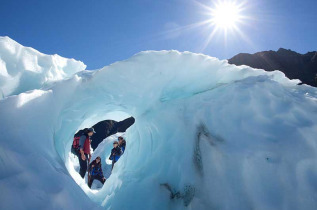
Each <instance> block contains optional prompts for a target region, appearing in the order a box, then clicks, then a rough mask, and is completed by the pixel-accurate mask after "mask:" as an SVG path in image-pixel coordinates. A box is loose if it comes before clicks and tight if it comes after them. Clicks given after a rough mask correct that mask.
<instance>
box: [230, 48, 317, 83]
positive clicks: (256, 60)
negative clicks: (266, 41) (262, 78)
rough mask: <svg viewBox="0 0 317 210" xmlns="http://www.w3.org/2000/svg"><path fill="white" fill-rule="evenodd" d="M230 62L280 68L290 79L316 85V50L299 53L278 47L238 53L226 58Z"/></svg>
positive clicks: (261, 67) (267, 68) (270, 68)
mask: <svg viewBox="0 0 317 210" xmlns="http://www.w3.org/2000/svg"><path fill="white" fill-rule="evenodd" d="M228 61H229V63H230V64H235V65H247V66H251V67H253V68H258V69H264V70H266V71H274V70H280V71H282V72H284V74H285V75H286V76H287V77H288V78H290V79H300V80H301V81H302V83H304V84H308V85H311V86H314V87H317V52H316V51H313V52H308V53H306V54H300V53H297V52H294V51H292V50H287V49H283V48H280V49H279V50H278V51H263V52H258V53H255V54H248V53H240V54H238V55H236V56H234V57H232V58H231V59H229V60H228Z"/></svg>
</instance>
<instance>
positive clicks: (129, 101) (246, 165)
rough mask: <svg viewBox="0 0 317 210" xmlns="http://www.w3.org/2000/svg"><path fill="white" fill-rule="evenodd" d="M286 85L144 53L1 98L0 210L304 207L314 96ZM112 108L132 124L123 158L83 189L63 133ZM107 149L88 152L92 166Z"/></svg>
mask: <svg viewBox="0 0 317 210" xmlns="http://www.w3.org/2000/svg"><path fill="white" fill-rule="evenodd" d="M297 82H298V81H291V80H289V79H287V78H286V77H285V76H284V74H283V73H281V72H279V71H275V72H265V71H263V70H258V69H252V68H249V67H246V66H242V67H237V66H234V65H229V64H228V63H227V61H219V60H218V59H216V58H212V57H209V56H205V55H201V54H194V53H190V52H184V53H180V52H177V51H159V52H155V51H148V52H142V53H139V54H137V55H135V56H133V57H132V58H130V59H128V60H125V61H121V62H117V63H114V64H112V65H110V66H107V67H104V68H103V69H100V70H98V71H94V72H82V73H79V74H77V75H75V76H74V77H72V78H71V79H69V80H66V81H59V82H57V83H55V85H54V86H53V87H51V88H50V89H48V90H34V91H30V92H27V93H22V94H20V95H17V96H11V97H8V98H5V99H3V100H1V101H0V118H1V120H0V134H1V138H0V142H1V152H0V159H1V162H0V189H1V196H0V208H1V209H30V208H33V209H43V208H46V209H78V208H79V209H83V208H99V207H100V208H103V209H114V210H122V209H138V210H140V209H158V210H161V209H193V210H196V209H226V210H232V209H235V210H240V209H241V210H246V209H257V210H267V209H270V210H272V209H273V210H274V209H276V210H281V209H284V210H289V209H305V210H313V209H316V207H317V193H316V192H317V140H316V135H317V93H316V89H315V88H312V87H310V86H306V85H302V86H298V85H296V84H297ZM118 111H120V112H124V113H126V114H127V115H131V116H133V117H135V119H136V123H135V124H134V125H133V126H132V127H130V128H129V129H128V130H127V132H126V134H125V137H126V139H127V149H126V152H125V154H124V156H123V157H122V158H120V160H119V161H118V163H117V164H116V166H115V168H114V170H113V173H112V175H111V176H110V178H109V179H108V180H107V181H106V183H105V185H104V186H103V188H102V189H101V190H99V191H96V190H89V189H88V187H87V186H86V184H85V183H84V180H82V179H80V178H79V175H78V174H76V173H74V171H73V169H72V163H73V162H72V160H71V158H70V156H69V154H70V153H69V150H70V145H71V142H72V135H73V134H74V132H75V131H76V130H77V129H80V128H83V127H87V126H91V125H94V124H95V123H96V122H99V121H101V120H104V119H105V118H106V116H109V114H111V113H112V112H118ZM111 138H112V137H111ZM110 147H111V139H110V140H109V139H108V140H106V141H105V142H104V143H102V145H101V147H100V148H99V147H98V148H97V150H98V154H104V156H102V158H103V160H102V161H103V164H106V163H105V162H104V161H105V158H106V157H107V156H108V155H109V150H110ZM97 150H96V152H97ZM67 169H68V170H67ZM76 183H77V184H78V185H77V184H76ZM168 188H169V189H168ZM170 191H172V194H171V192H170ZM84 192H85V193H86V195H87V196H86V195H85V193H84ZM172 197H173V199H172ZM17 198H19V200H17ZM89 198H90V199H89Z"/></svg>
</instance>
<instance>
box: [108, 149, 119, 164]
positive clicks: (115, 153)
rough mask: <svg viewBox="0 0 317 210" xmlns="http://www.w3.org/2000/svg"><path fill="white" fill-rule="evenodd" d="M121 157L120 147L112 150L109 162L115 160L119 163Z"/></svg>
mask: <svg viewBox="0 0 317 210" xmlns="http://www.w3.org/2000/svg"><path fill="white" fill-rule="evenodd" d="M121 155H122V150H121V149H120V147H115V148H113V149H112V150H111V154H110V157H109V160H114V161H116V162H117V161H118V160H119V158H120V156H121Z"/></svg>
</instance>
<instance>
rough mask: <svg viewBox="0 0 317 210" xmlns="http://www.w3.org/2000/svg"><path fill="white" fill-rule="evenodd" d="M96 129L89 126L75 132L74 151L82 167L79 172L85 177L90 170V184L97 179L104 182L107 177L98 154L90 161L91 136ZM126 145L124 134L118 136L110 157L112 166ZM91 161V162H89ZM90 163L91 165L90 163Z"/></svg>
mask: <svg viewBox="0 0 317 210" xmlns="http://www.w3.org/2000/svg"><path fill="white" fill-rule="evenodd" d="M94 133H96V132H95V130H94V129H93V128H87V129H84V130H82V132H79V134H78V133H77V134H75V136H74V141H73V145H72V152H73V153H74V154H75V155H77V157H78V161H79V165H80V169H79V174H80V176H81V177H82V178H84V177H85V175H86V172H87V170H88V186H89V188H91V185H92V183H93V181H94V180H95V179H97V180H99V181H100V182H101V183H102V184H104V183H105V181H106V178H105V177H104V175H103V172H102V166H101V158H100V157H99V156H98V157H97V158H96V159H95V160H93V161H92V162H91V163H90V160H91V153H90V143H91V139H90V137H91V136H92V135H94ZM125 147H126V141H125V140H124V139H123V137H122V136H120V137H118V141H114V142H113V149H112V150H111V154H110V157H109V159H110V160H112V168H111V170H112V169H113V166H114V164H115V163H116V162H117V161H118V160H119V158H120V157H121V155H123V153H124V150H125ZM89 163H90V164H89ZM88 164H89V165H88Z"/></svg>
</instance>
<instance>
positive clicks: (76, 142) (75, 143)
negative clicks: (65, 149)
mask: <svg viewBox="0 0 317 210" xmlns="http://www.w3.org/2000/svg"><path fill="white" fill-rule="evenodd" d="M87 130H88V128H85V129H83V130H79V131H78V132H77V133H76V134H75V135H74V139H73V144H72V148H71V152H72V153H73V154H74V155H77V154H78V151H79V139H80V137H81V136H82V135H84V134H85V133H86V132H87Z"/></svg>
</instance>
